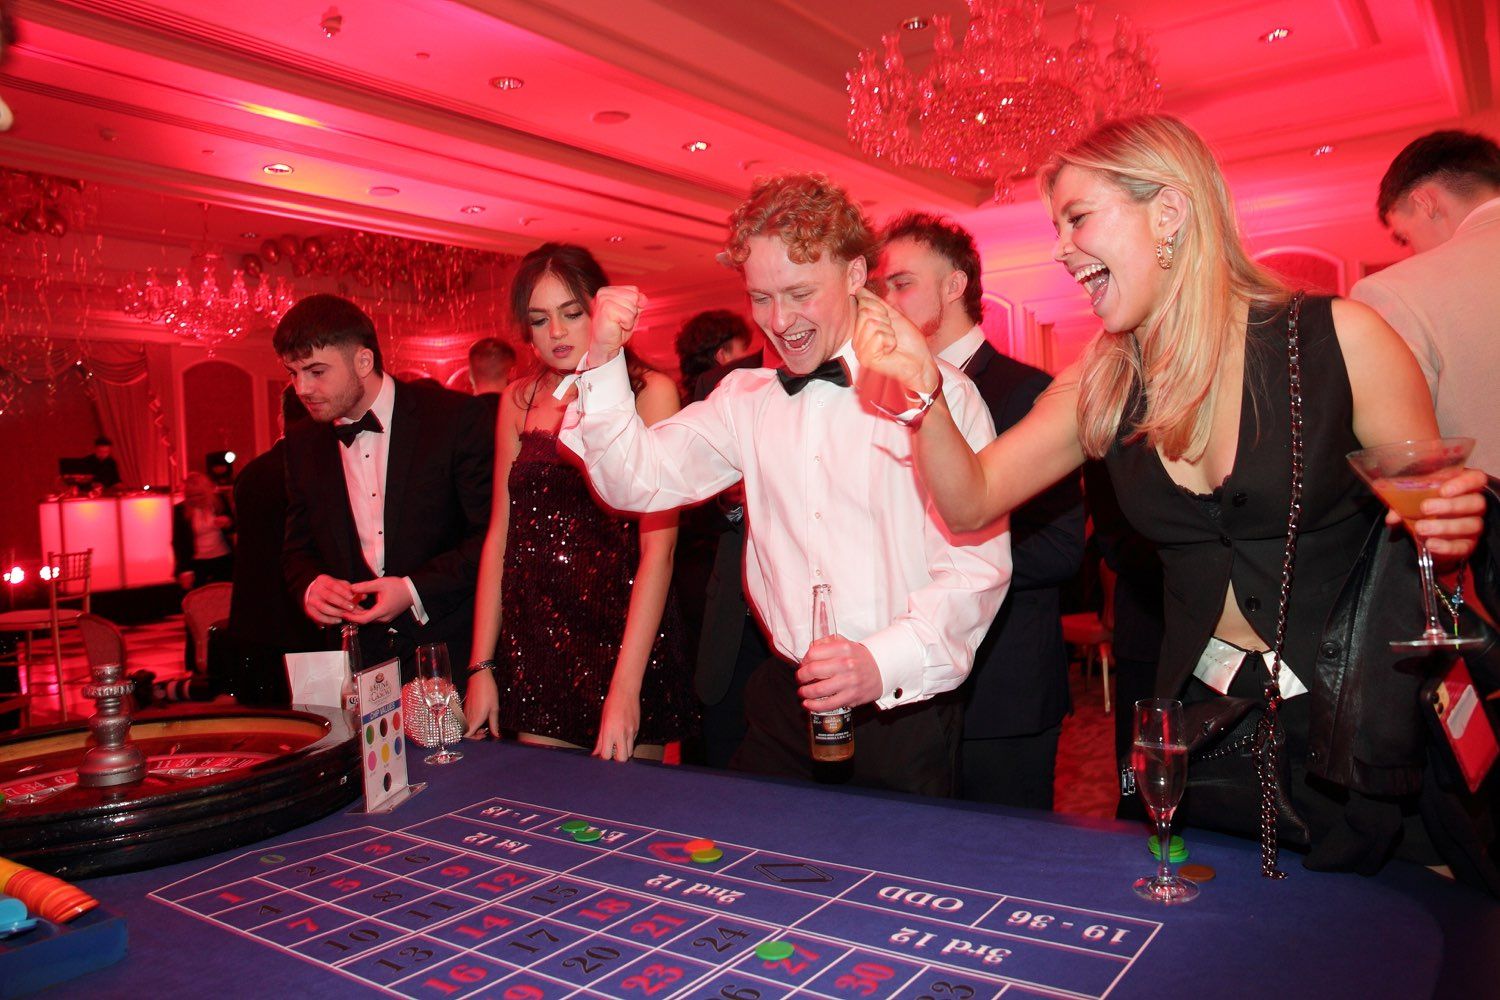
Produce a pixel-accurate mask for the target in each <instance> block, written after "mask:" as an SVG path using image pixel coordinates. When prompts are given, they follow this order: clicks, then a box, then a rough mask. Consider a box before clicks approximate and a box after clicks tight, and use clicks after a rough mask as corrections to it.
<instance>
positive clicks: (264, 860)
mask: <svg viewBox="0 0 1500 1000" xmlns="http://www.w3.org/2000/svg"><path fill="white" fill-rule="evenodd" d="M285 860H286V855H285V854H262V855H261V856H260V863H261V864H263V865H279V864H281V863H282V862H283V861H285Z"/></svg>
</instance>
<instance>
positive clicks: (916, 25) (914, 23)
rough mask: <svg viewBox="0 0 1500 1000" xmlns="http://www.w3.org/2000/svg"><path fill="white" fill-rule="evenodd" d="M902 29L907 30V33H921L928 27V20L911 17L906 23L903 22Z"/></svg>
mask: <svg viewBox="0 0 1500 1000" xmlns="http://www.w3.org/2000/svg"><path fill="white" fill-rule="evenodd" d="M901 27H903V28H905V29H906V30H907V31H921V30H922V29H923V28H925V27H927V18H925V17H909V18H907V19H906V20H905V21H902V22H901Z"/></svg>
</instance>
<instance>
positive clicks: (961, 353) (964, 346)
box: [938, 324, 984, 371]
mask: <svg viewBox="0 0 1500 1000" xmlns="http://www.w3.org/2000/svg"><path fill="white" fill-rule="evenodd" d="M983 343H984V331H983V330H981V329H980V328H979V326H978V324H975V325H974V326H971V327H970V328H969V332H968V333H966V334H964V335H963V336H962V337H959V338H958V339H957V340H955V341H954V342H953V343H951V344H949V345H948V346H947V347H945V348H943V349H942V350H941V351H939V352H938V359H939V360H941V361H946V362H948V363H949V364H950V365H952V366H953V367H954V368H957V369H958V370H959V371H963V370H964V366H965V365H967V364H968V363H969V359H970V358H972V357H974V352H975V351H977V350H979V347H980V345H981V344H983Z"/></svg>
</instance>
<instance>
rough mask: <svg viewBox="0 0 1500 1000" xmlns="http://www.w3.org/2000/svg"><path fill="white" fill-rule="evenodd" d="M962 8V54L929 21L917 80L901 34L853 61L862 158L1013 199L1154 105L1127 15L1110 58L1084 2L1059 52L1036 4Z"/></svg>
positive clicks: (913, 24) (937, 21) (1155, 93)
mask: <svg viewBox="0 0 1500 1000" xmlns="http://www.w3.org/2000/svg"><path fill="white" fill-rule="evenodd" d="M968 5H969V27H968V30H967V31H966V32H965V33H964V38H963V44H962V46H961V47H960V46H959V45H957V44H955V41H954V37H953V29H952V25H951V18H950V17H949V15H947V14H938V15H935V16H934V17H932V18H931V23H932V27H933V46H932V59H931V61H930V62H929V63H928V65H927V67H926V69H925V70H923V71H920V72H919V71H914V70H912V69H911V68H909V67H908V66H907V65H906V61H905V59H904V57H903V56H902V54H901V40H900V34H899V32H890V33H888V34H886V35H883V36H882V37H881V41H882V42H883V43H884V46H885V51H884V53H883V54H881V53H877V52H876V51H875V50H874V49H865V50H863V51H862V52H860V54H859V65H858V66H857V67H856V68H855V69H853V70H851V71H850V72H849V74H848V81H849V138H850V140H852V141H853V142H854V143H855V145H857V146H859V148H860V150H861V151H863V152H864V153H865V154H866V155H869V156H876V157H881V158H884V159H888V160H890V161H891V162H892V163H894V164H896V165H897V166H908V165H910V166H918V167H927V168H929V169H934V170H942V171H945V172H947V173H950V174H953V175H955V176H958V177H965V178H976V179H977V178H983V179H986V180H993V181H994V183H995V198H996V200H997V201H1009V200H1010V198H1011V185H1012V183H1013V182H1015V181H1017V180H1020V179H1023V178H1026V177H1029V176H1031V175H1033V174H1035V173H1036V171H1037V169H1038V168H1039V167H1040V166H1041V165H1042V163H1043V162H1045V161H1046V159H1047V157H1048V156H1050V155H1051V154H1052V153H1053V152H1054V151H1056V150H1057V149H1060V148H1063V147H1065V146H1067V145H1069V144H1070V143H1071V142H1073V141H1074V140H1076V139H1078V138H1081V137H1082V136H1083V134H1084V133H1085V132H1087V131H1088V130H1089V129H1090V128H1091V127H1092V126H1093V125H1095V124H1096V123H1098V122H1101V121H1104V120H1105V119H1108V118H1115V117H1119V116H1121V115H1128V114H1137V113H1142V112H1148V111H1154V110H1156V108H1157V107H1158V106H1159V105H1160V104H1161V84H1160V82H1159V81H1158V80H1157V78H1156V58H1155V52H1154V50H1153V49H1151V48H1150V47H1149V46H1147V45H1146V44H1145V41H1144V38H1143V37H1142V36H1141V35H1140V34H1139V33H1133V32H1132V31H1131V27H1130V23H1129V21H1128V20H1127V19H1126V18H1125V17H1124V16H1120V17H1117V18H1116V19H1115V36H1114V47H1113V51H1111V52H1110V53H1109V54H1108V55H1106V56H1102V57H1101V56H1100V53H1099V47H1098V45H1097V44H1096V43H1095V42H1094V40H1093V39H1092V37H1091V33H1092V30H1093V19H1094V5H1093V4H1092V3H1080V4H1079V5H1078V6H1077V7H1076V8H1075V9H1076V12H1077V15H1078V23H1077V27H1076V29H1075V31H1074V34H1073V39H1072V41H1071V43H1070V44H1069V45H1068V46H1067V48H1066V49H1062V48H1058V47H1057V46H1054V45H1051V44H1049V43H1048V41H1047V39H1046V37H1045V36H1044V34H1043V30H1042V12H1043V10H1042V9H1043V6H1044V4H1043V0H1030V2H1026V0H968ZM923 24H924V22H923V20H921V19H916V20H913V21H908V22H907V23H906V25H905V26H904V27H906V28H907V29H908V30H913V29H917V28H920V27H921V26H922V25H923Z"/></svg>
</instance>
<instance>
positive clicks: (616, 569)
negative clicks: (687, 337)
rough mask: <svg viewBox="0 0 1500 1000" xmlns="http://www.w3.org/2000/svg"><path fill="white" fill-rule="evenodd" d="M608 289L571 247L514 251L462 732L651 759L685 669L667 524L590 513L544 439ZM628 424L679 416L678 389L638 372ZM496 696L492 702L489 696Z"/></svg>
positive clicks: (684, 684) (675, 724) (573, 468)
mask: <svg viewBox="0 0 1500 1000" xmlns="http://www.w3.org/2000/svg"><path fill="white" fill-rule="evenodd" d="M606 284H608V280H607V279H606V277H605V275H604V271H603V270H602V269H601V268H600V267H599V264H598V263H597V262H596V261H595V260H594V258H593V256H592V255H590V254H589V252H588V251H587V250H585V249H583V248H582V247H577V246H570V245H565V244H556V243H548V244H546V245H544V246H542V247H539V248H538V249H536V250H534V251H532V252H531V253H529V254H527V255H526V257H525V258H524V259H523V260H522V262H521V265H520V267H519V268H518V269H517V271H516V276H515V279H514V281H513V284H512V287H511V297H510V298H511V302H510V304H511V310H512V312H513V314H514V315H515V317H516V320H517V322H518V324H519V325H520V327H521V329H522V330H524V331H526V333H527V336H528V338H529V340H530V342H531V346H532V348H533V349H534V350H535V352H536V355H537V359H538V364H537V367H536V370H535V371H534V372H533V373H532V374H530V375H529V376H526V377H523V378H521V379H519V380H517V381H516V382H513V383H511V385H510V386H508V387H507V388H506V391H505V393H504V395H503V397H502V399H501V404H500V413H499V417H498V422H497V424H496V428H495V500H494V507H493V511H494V512H493V514H492V516H491V521H490V529H489V534H488V535H487V536H486V537H485V544H484V554H483V557H482V559H481V562H480V570H479V583H478V592H477V594H476V598H475V615H474V652H473V655H474V659H475V663H476V665H478V664H481V663H483V662H484V661H486V660H490V659H491V658H492V659H493V661H494V662H495V663H496V664H497V666H495V667H494V668H493V673H492V672H491V670H488V669H484V668H482V667H481V668H480V669H478V670H474V671H472V672H471V673H470V674H469V687H468V694H467V698H466V706H465V715H466V717H467V721H468V733H469V735H475V734H478V733H480V732H481V731H482V730H484V729H485V728H486V727H488V729H489V731H490V732H491V733H494V734H498V733H499V732H500V731H501V730H502V729H505V730H515V731H516V732H517V733H518V734H519V738H520V739H521V740H522V742H531V743H542V744H552V745H566V746H575V747H592V748H593V752H594V754H595V755H596V756H599V757H603V758H606V759H609V760H618V761H625V760H629V759H630V757H631V756H632V755H635V756H641V757H653V758H660V757H661V754H662V749H663V745H664V744H665V743H667V742H669V741H671V740H675V739H678V738H680V737H682V736H683V735H684V734H685V732H686V730H687V728H688V725H689V723H690V721H691V717H692V709H691V696H690V694H689V690H688V685H689V677H688V661H687V656H686V652H685V651H684V649H683V646H682V641H681V636H680V634H679V633H680V631H681V630H680V627H679V622H678V616H677V610H676V607H675V604H674V602H673V600H672V598H671V594H670V585H671V576H672V548H673V545H674V543H675V540H676V535H677V520H676V516H675V515H671V514H669V515H666V516H660V515H653V516H650V517H645V518H642V519H640V520H631V519H627V518H624V517H621V516H619V515H617V514H615V513H614V512H612V511H609V510H605V509H602V508H601V507H600V506H599V505H598V504H597V503H596V501H595V500H594V497H593V494H592V493H591V492H590V491H589V487H588V481H587V479H586V478H585V477H584V474H583V472H582V471H581V470H580V469H579V468H578V467H577V464H576V462H575V460H574V459H573V456H572V455H570V454H568V453H566V452H561V453H560V452H559V450H558V447H557V431H558V429H559V427H560V425H561V423H562V418H563V413H564V411H565V410H566V408H567V404H568V401H569V400H570V399H571V398H572V396H573V394H574V393H576V391H577V390H576V389H569V390H568V392H567V393H566V394H564V395H563V397H562V398H561V399H558V398H557V397H556V390H557V387H558V385H559V384H561V382H562V379H563V377H564V376H565V375H567V374H568V373H570V372H572V371H573V370H574V369H575V368H577V366H578V364H579V361H580V360H581V359H582V357H583V353H584V351H585V350H586V349H587V347H588V342H589V310H590V308H591V306H592V304H593V296H594V292H596V291H597V290H598V289H599V288H601V287H603V286H604V285H606ZM631 384H632V387H633V388H634V389H635V393H636V408H637V410H638V411H639V412H640V414H641V417H642V419H644V420H645V421H646V422H647V423H654V422H655V421H657V420H661V419H662V418H664V417H667V416H670V415H671V414H672V413H674V412H676V411H677V408H678V399H677V390H676V387H675V386H674V385H673V384H672V381H671V380H670V379H669V378H667V377H666V376H665V375H662V374H660V373H659V372H655V371H652V370H650V369H649V368H646V367H645V366H643V365H641V364H639V363H638V362H636V363H633V364H632V365H631ZM502 692H503V693H502Z"/></svg>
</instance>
